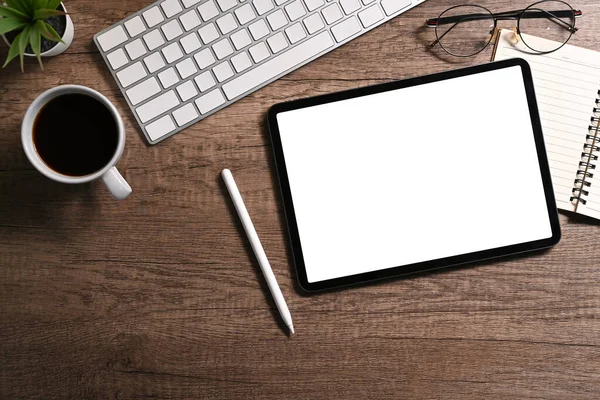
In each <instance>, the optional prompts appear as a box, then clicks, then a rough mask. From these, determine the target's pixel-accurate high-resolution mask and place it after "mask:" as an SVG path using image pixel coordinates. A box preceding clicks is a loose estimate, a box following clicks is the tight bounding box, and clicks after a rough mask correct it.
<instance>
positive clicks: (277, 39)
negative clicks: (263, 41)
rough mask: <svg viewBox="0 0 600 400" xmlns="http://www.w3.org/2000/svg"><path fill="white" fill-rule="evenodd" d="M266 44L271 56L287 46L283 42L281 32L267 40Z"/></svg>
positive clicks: (285, 41)
mask: <svg viewBox="0 0 600 400" xmlns="http://www.w3.org/2000/svg"><path fill="white" fill-rule="evenodd" d="M267 43H269V47H270V48H271V51H272V52H273V54H275V53H279V52H280V51H281V50H283V49H285V48H286V47H287V46H288V43H287V40H285V36H283V33H281V32H278V33H276V34H275V35H273V36H271V37H270V38H268V39H267Z"/></svg>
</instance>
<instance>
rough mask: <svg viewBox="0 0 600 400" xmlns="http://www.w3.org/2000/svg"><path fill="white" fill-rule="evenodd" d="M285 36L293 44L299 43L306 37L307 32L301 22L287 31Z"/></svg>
mask: <svg viewBox="0 0 600 400" xmlns="http://www.w3.org/2000/svg"><path fill="white" fill-rule="evenodd" d="M285 34H286V36H287V37H288V40H289V41H290V43H291V44H294V43H297V42H299V41H301V40H302V39H304V38H305V37H306V32H304V29H303V28H302V25H300V23H299V22H297V23H295V24H294V25H292V26H290V27H289V28H286V29H285Z"/></svg>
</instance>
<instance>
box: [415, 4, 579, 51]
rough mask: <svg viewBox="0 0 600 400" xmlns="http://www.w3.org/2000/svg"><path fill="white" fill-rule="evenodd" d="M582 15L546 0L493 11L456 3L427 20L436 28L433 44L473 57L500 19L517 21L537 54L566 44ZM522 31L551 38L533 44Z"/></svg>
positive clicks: (488, 38)
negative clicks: (519, 7) (497, 11)
mask: <svg viewBox="0 0 600 400" xmlns="http://www.w3.org/2000/svg"><path fill="white" fill-rule="evenodd" d="M581 15H582V13H581V11H580V10H574V9H573V7H571V6H570V5H569V4H567V3H565V2H564V1H560V0H544V1H539V2H537V3H533V4H532V5H530V6H529V7H527V8H525V9H524V10H516V11H506V12H501V13H497V14H493V13H492V12H491V11H490V10H488V9H487V8H485V7H481V6H475V5H461V6H455V7H451V8H449V9H447V10H446V11H444V12H443V13H442V14H440V16H439V17H438V18H431V19H428V20H427V26H430V27H435V36H436V38H437V39H436V40H435V42H433V43H432V44H431V47H434V46H435V45H437V44H438V43H439V45H440V47H442V49H444V50H445V51H446V52H448V53H449V54H452V55H453V56H457V57H470V56H474V55H475V54H477V53H480V52H481V51H483V49H485V48H486V47H487V46H488V45H489V44H490V42H491V41H492V39H493V37H494V34H495V33H496V24H497V22H498V21H500V20H516V21H517V28H516V32H517V33H518V34H519V36H520V38H521V40H522V41H523V43H524V44H525V45H526V46H527V47H528V48H530V49H531V50H532V51H533V52H535V53H537V54H546V53H551V52H553V51H556V50H558V49H560V48H561V47H562V46H564V45H565V44H566V43H567V42H568V41H569V39H570V38H571V36H572V35H573V34H574V33H575V32H577V28H575V18H577V17H580V16H581ZM522 33H525V34H528V35H532V36H537V37H541V38H544V39H549V41H540V43H537V42H536V44H535V47H532V46H531V45H529V44H528V43H527V40H526V38H524V37H523V35H522Z"/></svg>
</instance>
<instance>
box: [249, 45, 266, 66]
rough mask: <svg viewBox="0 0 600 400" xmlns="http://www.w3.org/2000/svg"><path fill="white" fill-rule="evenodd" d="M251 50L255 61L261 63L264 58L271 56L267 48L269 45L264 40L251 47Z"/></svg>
mask: <svg viewBox="0 0 600 400" xmlns="http://www.w3.org/2000/svg"><path fill="white" fill-rule="evenodd" d="M249 51H250V55H251V56H252V59H253V60H254V62H255V63H259V62H261V61H262V60H264V59H266V58H269V50H268V49H267V45H266V44H264V43H263V42H261V43H259V44H257V45H256V46H252V47H250V49H249Z"/></svg>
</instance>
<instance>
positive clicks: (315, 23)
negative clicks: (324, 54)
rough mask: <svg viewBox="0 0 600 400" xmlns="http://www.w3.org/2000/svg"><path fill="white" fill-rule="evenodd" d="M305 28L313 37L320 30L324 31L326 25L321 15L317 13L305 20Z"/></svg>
mask: <svg viewBox="0 0 600 400" xmlns="http://www.w3.org/2000/svg"><path fill="white" fill-rule="evenodd" d="M304 26H305V27H306V30H307V31H308V33H309V34H311V35H312V34H313V33H315V32H316V31H318V30H319V29H322V28H323V27H324V26H325V24H324V23H323V20H322V19H321V16H320V15H319V13H316V14H313V15H311V16H309V17H307V18H305V19H304Z"/></svg>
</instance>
